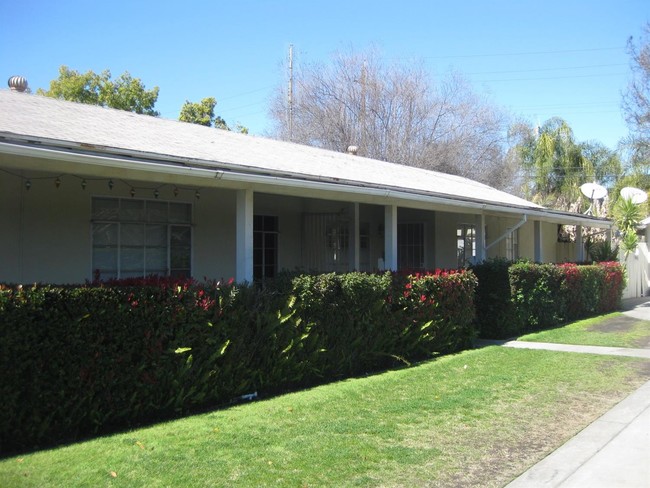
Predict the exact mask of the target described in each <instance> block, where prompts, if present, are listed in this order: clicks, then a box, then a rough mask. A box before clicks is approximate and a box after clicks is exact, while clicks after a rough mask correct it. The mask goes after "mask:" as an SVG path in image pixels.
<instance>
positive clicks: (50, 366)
mask: <svg viewBox="0 0 650 488" xmlns="http://www.w3.org/2000/svg"><path fill="white" fill-rule="evenodd" d="M475 286H476V278H475V276H474V275H473V274H472V273H471V272H458V273H445V272H437V273H432V274H427V275H422V276H400V275H396V274H390V273H386V274H382V275H370V274H361V273H350V274H345V275H337V274H327V275H319V276H311V275H304V276H297V277H294V278H292V279H289V278H286V279H283V280H279V282H278V283H276V284H275V285H274V286H265V287H258V286H238V285H235V284H233V283H225V284H224V283H202V284H198V283H193V282H178V283H177V282H173V281H169V280H158V279H147V280H131V281H124V282H120V283H112V284H104V285H102V286H80V287H54V286H34V287H25V288H20V287H0V369H1V371H2V375H1V376H0V398H2V402H0V453H6V452H10V451H16V450H23V449H34V448H38V447H43V446H47V445H52V444H56V443H60V442H64V441H72V440H75V439H79V438H82V437H84V436H89V435H96V434H99V433H104V432H109V431H112V430H114V429H122V428H128V427H132V426H135V425H140V424H142V423H147V422H152V421H155V420H159V419H163V418H170V417H172V416H176V415H181V414H185V413H188V412H192V411H196V410H197V409H201V408H207V407H212V406H216V405H219V404H225V403H228V402H230V401H233V400H235V399H237V398H239V397H241V396H242V395H246V394H250V393H253V392H257V393H258V394H259V395H268V394H273V393H277V392H281V391H286V390H288V389H292V388H297V387H304V386H309V385H314V384H318V383H322V382H327V381H332V380H335V379H339V378H345V377H349V376H353V375H359V374H365V373H367V372H371V371H374V370H377V369H380V368H385V367H389V366H394V365H397V364H404V363H408V362H409V361H414V360H419V359H424V358H428V357H432V356H433V355H436V354H440V353H448V352H454V351H457V350H459V349H461V348H463V347H467V346H469V344H470V342H471V339H472V337H473V336H474V332H473V331H474V329H473V326H474V325H473V320H474V307H473V296H474V289H475Z"/></svg>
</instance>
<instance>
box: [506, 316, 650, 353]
mask: <svg viewBox="0 0 650 488" xmlns="http://www.w3.org/2000/svg"><path fill="white" fill-rule="evenodd" d="M517 340H520V341H527V342H550V343H554V344H578V345H585V346H608V347H631V348H643V347H650V321H647V320H640V319H635V318H633V317H629V316H626V315H624V314H622V313H620V312H617V313H611V314H608V315H603V316H600V317H594V318H590V319H585V320H579V321H577V322H573V323H571V324H568V325H565V326H562V327H557V328H555V329H549V330H544V331H541V332H536V333H533V334H526V335H524V336H521V337H519V338H518V339H517Z"/></svg>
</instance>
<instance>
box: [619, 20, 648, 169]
mask: <svg viewBox="0 0 650 488" xmlns="http://www.w3.org/2000/svg"><path fill="white" fill-rule="evenodd" d="M628 52H629V53H630V57H631V60H632V65H631V67H632V80H631V81H630V83H629V86H628V89H627V92H626V93H624V95H623V112H624V114H625V120H626V121H627V123H628V126H629V128H630V132H631V143H632V144H631V147H632V148H633V160H636V162H637V163H638V162H645V164H646V165H647V164H649V162H650V22H648V23H646V25H645V27H644V33H643V36H642V37H641V38H640V39H639V42H638V45H637V44H635V42H634V39H633V38H630V39H629V41H628Z"/></svg>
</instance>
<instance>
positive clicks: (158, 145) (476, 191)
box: [0, 90, 542, 209]
mask: <svg viewBox="0 0 650 488" xmlns="http://www.w3.org/2000/svg"><path fill="white" fill-rule="evenodd" d="M0 137H4V138H5V139H13V138H15V139H18V140H26V139H30V138H31V139H38V140H41V141H43V142H46V143H48V144H51V145H53V146H65V145H66V144H68V145H74V146H77V145H79V144H80V145H83V146H84V147H86V148H87V147H92V148H94V150H97V151H101V152H103V153H106V154H115V155H119V154H121V153H122V154H123V153H124V152H130V153H133V152H135V153H139V154H141V155H142V157H146V158H148V159H158V158H159V159H166V158H174V159H182V160H185V161H187V162H188V164H190V165H197V166H198V165H200V166H203V167H206V166H207V167H226V168H229V169H232V170H239V171H244V172H259V173H264V172H272V173H276V174H277V173H280V174H286V175H290V176H295V177H299V178H306V179H316V180H326V181H345V182H347V183H351V184H358V185H359V186H374V187H386V188H393V189H395V188H396V189H399V190H401V191H405V192H416V193H425V194H429V195H435V196H439V197H449V198H450V199H452V200H470V201H474V202H476V201H479V202H485V203H489V204H497V205H506V206H509V207H512V206H514V207H523V208H528V209H541V208H542V207H540V206H538V205H536V204H534V203H531V202H529V201H526V200H524V199H521V198H519V197H516V196H513V195H510V194H508V193H505V192H503V191H500V190H497V189H495V188H492V187H489V186H487V185H484V184H482V183H478V182H476V181H473V180H470V179H467V178H462V177H459V176H453V175H448V174H444V173H439V172H435V171H429V170H424V169H419V168H414V167H409V166H404V165H398V164H393V163H388V162H384V161H378V160H373V159H368V158H363V157H359V156H353V155H349V154H345V153H338V152H334V151H329V150H324V149H319V148H314V147H309V146H305V145H300V144H294V143H290V142H285V141H277V140H272V139H267V138H262V137H256V136H251V135H243V134H238V133H233V132H228V131H225V130H220V129H214V128H210V127H203V126H200V125H196V124H189V123H184V122H178V121H174V120H167V119H162V118H157V117H151V116H148V115H137V114H134V113H131V112H126V111H122V110H115V109H110V108H103V107H97V106H91V105H84V104H80V103H71V102H67V101H61V100H56V99H52V98H48V97H45V96H39V95H33V94H26V93H19V92H12V91H9V90H0Z"/></svg>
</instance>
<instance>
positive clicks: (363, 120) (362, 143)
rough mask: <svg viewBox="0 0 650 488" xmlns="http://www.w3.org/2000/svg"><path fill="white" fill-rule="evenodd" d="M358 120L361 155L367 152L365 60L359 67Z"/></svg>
mask: <svg viewBox="0 0 650 488" xmlns="http://www.w3.org/2000/svg"><path fill="white" fill-rule="evenodd" d="M359 118H360V119H361V120H360V121H359V126H360V128H361V134H359V136H360V137H359V149H360V150H361V151H360V152H361V156H364V155H366V154H367V151H366V62H365V61H364V62H363V66H362V67H361V113H360V117H359Z"/></svg>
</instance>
